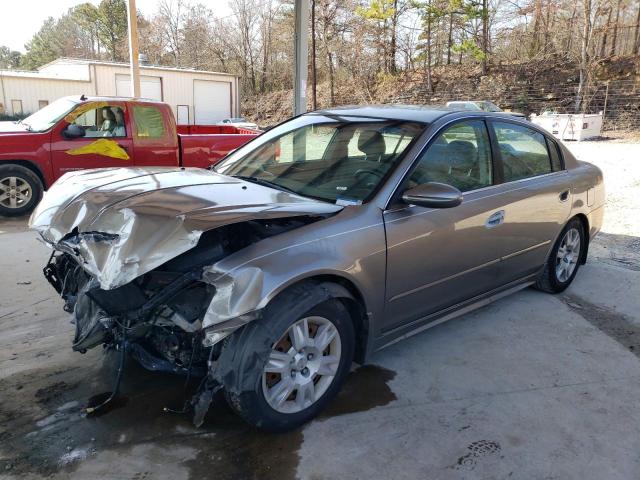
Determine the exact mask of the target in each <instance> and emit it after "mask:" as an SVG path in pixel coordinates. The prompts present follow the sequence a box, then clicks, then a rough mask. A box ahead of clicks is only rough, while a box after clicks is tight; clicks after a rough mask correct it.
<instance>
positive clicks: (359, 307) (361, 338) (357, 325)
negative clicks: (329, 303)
mask: <svg viewBox="0 0 640 480" xmlns="http://www.w3.org/2000/svg"><path fill="white" fill-rule="evenodd" d="M304 284H309V285H316V286H319V287H321V288H324V289H326V290H327V291H328V292H329V294H330V295H331V297H333V298H337V299H338V300H340V301H341V302H342V303H343V304H344V306H345V307H346V308H347V310H348V311H349V315H350V316H351V320H352V321H353V327H354V330H355V337H356V344H355V357H354V359H355V361H356V362H357V363H364V361H365V359H366V357H367V352H368V346H369V341H370V338H369V337H370V335H369V333H370V331H371V330H370V324H369V323H370V322H369V315H368V314H367V311H368V310H367V305H366V301H365V299H364V296H363V294H362V292H361V291H360V289H359V288H358V287H357V286H356V284H355V283H354V282H353V281H351V280H350V279H348V278H346V277H344V276H341V275H337V274H333V273H321V274H316V275H311V276H309V277H305V278H301V279H298V280H296V281H294V282H292V283H290V284H288V285H286V286H285V287H284V288H282V289H281V290H280V291H278V293H277V294H276V295H275V296H274V297H273V298H272V299H271V300H270V302H269V303H271V302H273V301H274V300H276V299H277V298H278V297H280V296H281V295H283V294H285V293H286V292H288V291H290V290H291V289H293V288H299V287H300V286H302V285H304Z"/></svg>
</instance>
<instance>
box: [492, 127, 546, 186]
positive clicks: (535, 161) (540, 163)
mask: <svg viewBox="0 0 640 480" xmlns="http://www.w3.org/2000/svg"><path fill="white" fill-rule="evenodd" d="M492 123H493V128H494V130H495V133H496V138H497V140H498V148H499V149H500V156H501V157H502V167H503V170H504V181H505V182H512V181H514V180H520V179H522V178H529V177H535V176H537V175H544V174H545V173H551V172H552V169H551V159H550V158H549V151H548V150H547V142H546V140H545V138H544V135H542V134H541V133H538V132H536V131H535V130H532V129H530V128H527V127H523V126H521V125H516V124H513V123H506V122H492ZM556 153H557V152H556Z"/></svg>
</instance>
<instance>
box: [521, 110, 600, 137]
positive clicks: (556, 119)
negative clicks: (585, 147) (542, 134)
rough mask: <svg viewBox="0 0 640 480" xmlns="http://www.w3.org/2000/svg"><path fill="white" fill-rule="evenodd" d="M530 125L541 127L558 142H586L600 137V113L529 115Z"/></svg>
mask: <svg viewBox="0 0 640 480" xmlns="http://www.w3.org/2000/svg"><path fill="white" fill-rule="evenodd" d="M530 120H531V122H532V123H535V124H536V125H539V126H541V127H542V128H544V129H545V130H547V131H548V132H550V133H551V134H552V135H553V136H555V137H556V138H559V139H560V140H577V141H580V140H586V139H588V138H593V137H598V136H600V132H601V131H602V120H603V115H602V112H600V113H595V114H589V113H579V114H571V113H543V114H542V115H536V114H535V113H534V114H532V115H531V117H530Z"/></svg>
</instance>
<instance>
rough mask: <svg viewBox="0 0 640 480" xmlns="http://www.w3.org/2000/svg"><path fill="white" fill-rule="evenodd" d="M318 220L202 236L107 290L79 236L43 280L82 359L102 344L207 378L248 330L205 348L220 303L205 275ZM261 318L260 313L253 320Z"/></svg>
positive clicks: (105, 237) (64, 244)
mask: <svg viewBox="0 0 640 480" xmlns="http://www.w3.org/2000/svg"><path fill="white" fill-rule="evenodd" d="M320 218H322V217H320V216H299V217H295V218H277V219H270V220H251V221H246V222H243V223H238V224H231V225H226V226H223V227H220V228H217V229H214V230H211V231H208V232H204V233H203V234H202V235H201V236H200V239H199V241H198V243H197V245H196V246H195V247H194V248H192V249H191V250H189V251H187V252H185V253H183V254H181V255H179V256H177V257H175V258H173V259H171V260H169V261H167V262H165V263H164V264H162V265H160V266H159V267H157V268H155V269H154V270H151V271H149V272H147V273H145V274H143V275H141V276H140V277H138V278H136V279H134V280H133V281H131V282H129V283H127V284H125V285H122V286H120V287H117V288H115V289H111V290H105V289H102V288H101V287H100V284H99V282H98V281H97V280H96V278H94V277H93V276H92V275H91V274H89V273H88V272H87V271H86V270H85V269H84V268H82V266H81V265H80V263H79V262H78V260H77V259H78V258H79V256H78V255H77V252H74V244H75V243H76V242H77V238H78V236H79V235H82V236H84V237H85V238H86V236H87V235H89V234H87V233H84V234H78V233H77V232H73V233H72V234H69V235H67V236H65V238H64V239H63V240H61V241H60V242H59V243H58V244H57V245H55V246H54V248H55V250H54V253H53V254H52V255H51V258H50V260H49V262H48V264H47V265H46V267H45V268H44V274H45V277H46V278H47V280H48V281H49V283H51V285H52V286H53V287H54V288H55V290H56V291H57V292H58V294H59V295H60V296H61V297H62V298H63V300H64V302H65V304H64V310H65V311H67V312H69V313H71V314H72V323H73V324H74V325H75V336H74V339H73V349H74V350H76V351H78V352H81V353H84V352H86V351H87V350H89V349H91V348H94V347H96V346H99V345H103V346H104V347H105V348H110V349H115V350H118V351H120V352H121V354H122V355H123V356H124V354H125V353H128V354H130V355H131V356H132V357H133V358H134V359H135V360H137V361H138V362H139V363H140V364H141V365H142V366H143V367H145V368H147V369H149V370H154V371H164V372H171V373H175V374H182V375H190V376H200V377H202V376H204V375H206V374H207V372H208V371H209V370H210V369H211V367H212V365H213V364H215V362H216V360H217V357H218V355H219V352H220V345H221V343H220V342H219V340H221V339H223V338H224V337H225V336H227V335H229V334H231V333H232V332H233V331H234V329H237V328H239V327H240V326H242V324H243V322H236V323H232V324H233V325H235V326H234V328H231V329H229V330H228V331H226V332H224V334H222V335H218V336H217V341H216V342H212V341H211V340H210V339H209V340H208V341H205V337H206V331H205V329H203V319H204V317H205V315H206V313H207V311H208V309H210V307H211V305H212V304H213V303H214V302H215V301H216V299H217V296H216V293H217V291H216V286H215V285H213V284H212V283H210V282H208V281H207V279H206V278H205V277H204V275H203V273H204V272H205V269H206V267H208V266H211V265H213V264H214V263H215V262H216V261H218V260H220V259H222V258H224V257H226V256H228V255H230V254H231V253H234V252H236V251H239V250H241V249H243V248H246V247H247V246H249V245H251V244H253V243H256V242H258V241H260V240H262V239H265V238H267V237H271V236H274V235H278V234H280V233H283V232H286V231H289V230H292V229H295V228H298V227H301V226H303V225H306V224H309V223H311V222H314V221H315V220H318V219H320ZM90 235H93V238H92V240H93V241H98V242H100V241H105V242H108V241H110V240H111V238H110V235H109V234H100V233H96V232H92V233H91V234H90ZM258 317H259V312H254V313H253V314H252V316H251V318H252V319H253V318H258ZM247 320H248V318H247V319H245V320H244V322H245V323H246V321H247ZM120 374H121V372H119V374H118V381H119V378H120ZM114 391H115V389H114ZM207 406H208V405H207Z"/></svg>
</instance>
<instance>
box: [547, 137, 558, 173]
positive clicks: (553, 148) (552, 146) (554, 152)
mask: <svg viewBox="0 0 640 480" xmlns="http://www.w3.org/2000/svg"><path fill="white" fill-rule="evenodd" d="M547 146H548V147H549V156H550V157H551V168H552V169H553V171H554V172H559V171H560V170H562V158H561V157H560V148H559V147H558V144H557V143H556V142H554V141H553V140H549V139H548V138H547Z"/></svg>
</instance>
